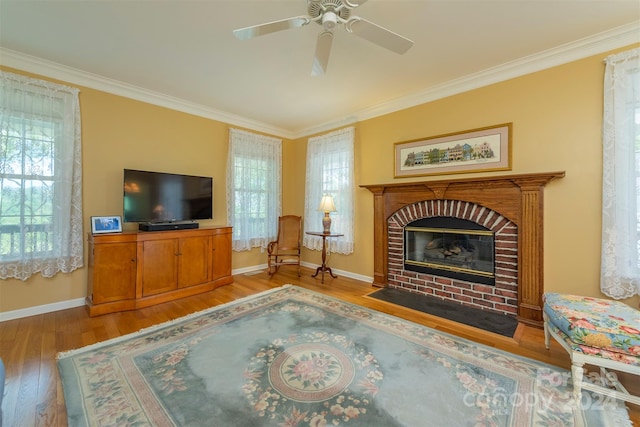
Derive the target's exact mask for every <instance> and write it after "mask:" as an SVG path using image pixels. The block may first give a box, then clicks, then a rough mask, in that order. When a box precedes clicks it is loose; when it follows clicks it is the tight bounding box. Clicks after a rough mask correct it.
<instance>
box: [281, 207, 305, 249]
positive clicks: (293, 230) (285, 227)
mask: <svg viewBox="0 0 640 427" xmlns="http://www.w3.org/2000/svg"><path fill="white" fill-rule="evenodd" d="M301 223H302V217H300V216H297V215H284V216H281V217H280V218H278V250H285V251H287V250H295V249H300V230H301Z"/></svg>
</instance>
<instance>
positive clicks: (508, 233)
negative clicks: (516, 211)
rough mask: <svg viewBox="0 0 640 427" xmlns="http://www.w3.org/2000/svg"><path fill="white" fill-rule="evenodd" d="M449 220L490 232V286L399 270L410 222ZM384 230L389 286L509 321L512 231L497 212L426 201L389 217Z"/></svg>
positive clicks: (513, 303) (513, 279)
mask: <svg viewBox="0 0 640 427" xmlns="http://www.w3.org/2000/svg"><path fill="white" fill-rule="evenodd" d="M438 216H444V217H453V218H458V219H466V220H469V221H473V222H475V223H477V224H480V225H482V226H483V227H486V228H488V229H489V230H491V231H493V232H494V237H495V240H494V247H495V257H494V259H495V275H496V277H495V286H490V285H485V284H479V283H472V282H466V281H463V280H457V279H450V278H447V277H440V276H436V275H432V274H425V273H419V272H415V271H409V270H405V269H404V227H405V226H406V225H407V224H409V223H411V222H413V221H416V220H419V219H422V218H431V217H438ZM387 227H388V230H387V231H388V243H389V248H388V252H389V253H388V269H389V274H388V281H389V286H390V287H394V288H402V289H405V290H409V291H411V292H417V293H421V294H425V295H431V296H436V297H440V298H442V299H445V300H450V301H454V302H458V303H461V304H464V305H467V306H470V307H474V308H481V309H483V310H491V311H494V312H498V313H502V314H507V315H511V316H515V315H516V314H517V307H518V228H517V226H516V225H515V224H514V223H513V222H511V221H509V220H508V219H507V218H505V217H503V216H502V215H500V214H499V213H497V212H495V211H493V210H491V209H488V208H486V207H483V206H480V205H477V204H475V203H469V202H464V201H460V200H426V201H422V202H418V203H414V204H412V205H407V206H405V207H403V208H402V209H400V210H398V211H396V212H395V213H394V214H393V215H391V216H390V217H389V219H388V221H387Z"/></svg>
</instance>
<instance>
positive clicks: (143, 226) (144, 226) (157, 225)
mask: <svg viewBox="0 0 640 427" xmlns="http://www.w3.org/2000/svg"><path fill="white" fill-rule="evenodd" d="M199 226H200V224H198V223H197V222H195V221H194V222H141V223H140V224H139V225H138V229H139V230H140V231H167V230H189V229H193V228H198V227H199Z"/></svg>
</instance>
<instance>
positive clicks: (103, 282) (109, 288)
mask: <svg viewBox="0 0 640 427" xmlns="http://www.w3.org/2000/svg"><path fill="white" fill-rule="evenodd" d="M103 240H104V241H103V242H101V243H99V244H96V245H94V247H93V250H92V251H90V252H89V290H90V294H91V291H92V293H93V301H94V303H95V304H104V303H108V302H114V301H126V300H133V299H135V297H136V256H137V255H136V241H135V240H134V239H122V241H112V240H113V239H108V238H107V239H103ZM96 265H98V268H97V269H96V267H95V266H96Z"/></svg>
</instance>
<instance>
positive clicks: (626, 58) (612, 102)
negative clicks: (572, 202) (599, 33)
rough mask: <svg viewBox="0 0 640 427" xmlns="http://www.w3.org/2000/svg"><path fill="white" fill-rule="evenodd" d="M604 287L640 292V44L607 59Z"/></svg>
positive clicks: (619, 293) (613, 292)
mask: <svg viewBox="0 0 640 427" xmlns="http://www.w3.org/2000/svg"><path fill="white" fill-rule="evenodd" d="M605 63H606V69H605V79H604V124H603V174H602V175H603V180H602V187H603V188H602V190H603V191H602V261H601V280H600V287H601V290H602V292H603V293H604V294H605V295H607V296H610V297H611V298H615V299H622V298H628V297H631V296H633V295H634V294H636V293H638V294H640V49H633V50H630V51H626V52H622V53H619V54H616V55H611V56H609V57H607V58H606V60H605Z"/></svg>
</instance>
